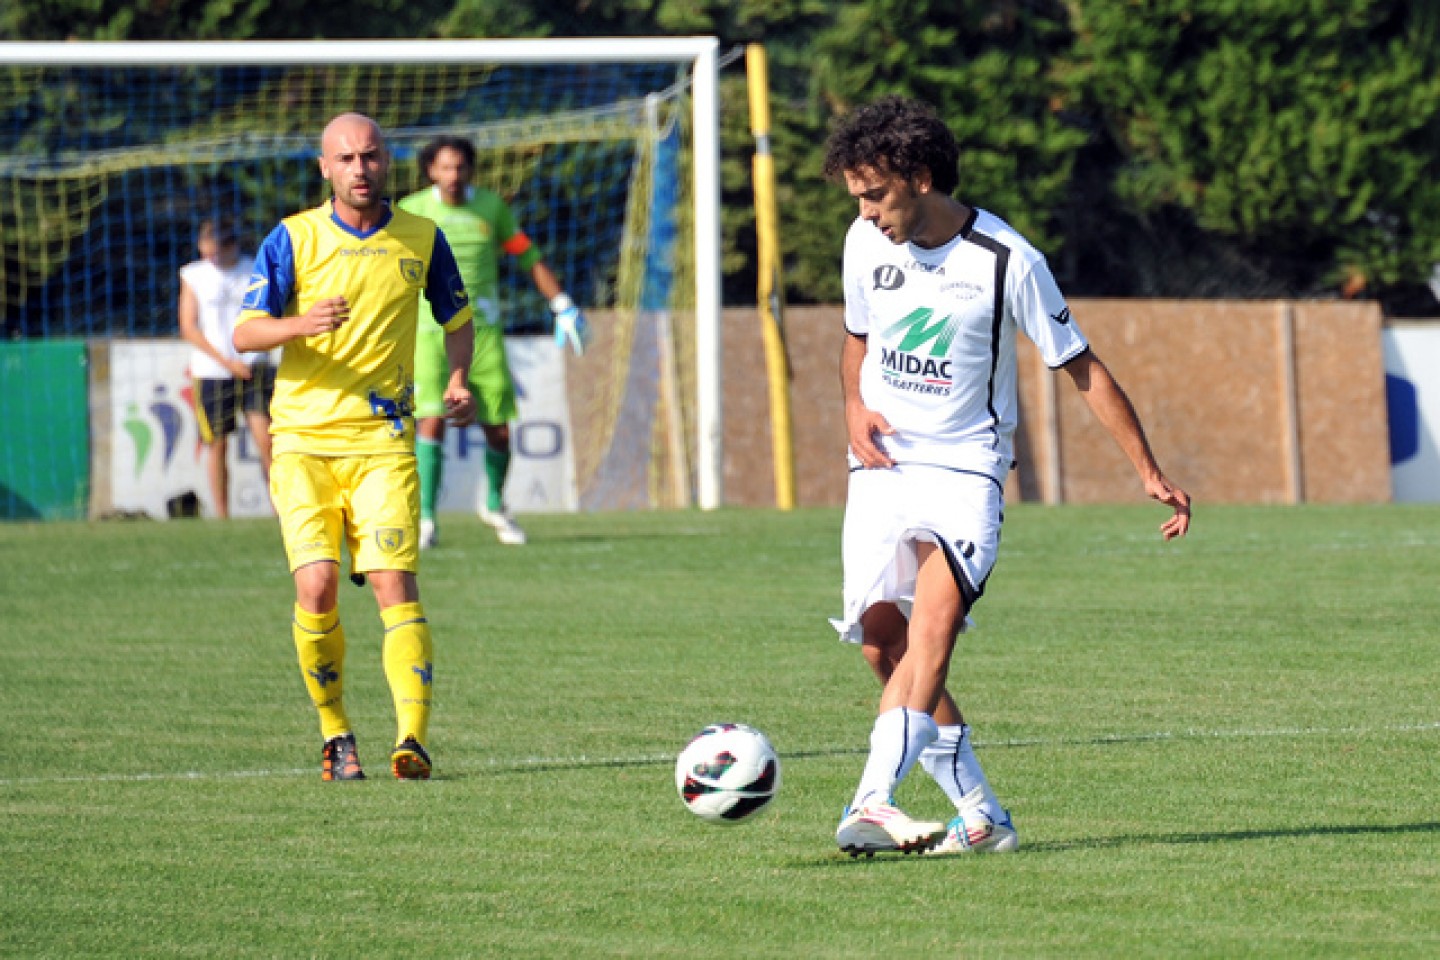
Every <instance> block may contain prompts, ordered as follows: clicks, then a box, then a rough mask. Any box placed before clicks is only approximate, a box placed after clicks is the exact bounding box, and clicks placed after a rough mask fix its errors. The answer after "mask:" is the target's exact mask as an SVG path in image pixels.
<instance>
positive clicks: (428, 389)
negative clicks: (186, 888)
mask: <svg viewBox="0 0 1440 960" xmlns="http://www.w3.org/2000/svg"><path fill="white" fill-rule="evenodd" d="M420 169H421V170H422V171H423V172H424V174H425V176H426V178H427V179H428V180H429V181H430V184H431V186H429V187H428V188H426V189H424V190H421V191H419V192H418V193H413V194H411V195H410V196H408V197H406V198H404V199H403V200H401V201H400V203H399V206H400V208H401V209H402V210H406V211H409V212H410V213H414V214H418V215H420V216H422V217H426V218H428V219H430V220H433V221H435V223H436V224H438V225H439V227H440V231H441V232H442V233H444V234H445V239H446V240H447V241H448V242H449V244H450V249H451V250H452V251H453V252H454V254H455V262H456V263H457V264H458V265H459V267H460V276H461V277H462V278H463V279H464V281H465V290H466V292H467V293H469V295H470V304H471V306H472V307H473V309H474V312H475V357H474V360H473V361H472V362H471V364H470V390H471V393H472V394H474V396H475V400H476V404H477V407H478V412H477V414H476V420H477V422H479V424H480V426H481V428H482V429H483V430H484V431H485V478H486V480H487V481H488V489H487V491H486V493H485V500H484V502H483V504H479V505H477V506H478V512H479V514H480V519H481V520H483V521H484V522H485V523H487V524H489V525H490V526H491V527H493V528H494V529H495V535H496V536H497V537H499V539H500V542H501V543H506V544H516V545H518V544H522V543H524V542H525V531H523V530H521V529H520V528H519V527H518V526H516V525H515V521H514V519H513V518H512V517H511V516H510V514H509V512H508V511H507V510H506V509H505V499H504V488H505V477H506V475H507V474H508V473H509V470H510V421H511V420H514V419H515V382H514V380H513V379H512V378H511V376H510V365H509V363H508V362H506V359H505V344H504V328H503V325H502V324H501V322H500V316H499V312H500V300H499V260H500V253H501V252H502V251H503V252H505V253H508V254H510V255H511V256H513V257H516V258H517V261H518V263H519V265H520V267H521V268H522V269H525V270H527V271H529V273H530V278H531V280H533V281H534V283H535V289H536V290H538V291H540V295H541V296H543V297H544V298H545V299H546V300H547V301H549V303H550V310H551V312H553V313H554V314H555V340H556V342H557V343H559V344H561V345H562V346H563V345H564V344H565V343H566V342H567V341H568V342H569V343H570V346H571V347H572V348H573V349H574V351H575V353H576V355H577V356H578V355H579V354H581V353H584V351H585V345H586V343H587V342H588V340H589V329H588V327H587V325H586V323H585V317H584V315H583V314H582V313H581V312H580V309H579V307H577V306H575V303H574V302H573V301H572V300H571V299H570V297H569V296H568V295H567V294H566V293H565V290H564V288H563V287H561V285H560V281H559V280H558V279H557V278H556V276H555V274H554V272H552V271H551V270H550V268H549V267H548V266H546V265H545V261H544V259H543V258H542V256H541V254H540V250H539V249H538V248H537V247H535V246H534V244H532V243H531V242H530V238H529V237H527V236H525V234H524V232H523V231H522V230H520V228H519V227H518V226H516V224H515V217H514V215H513V214H512V213H511V212H510V208H509V206H507V205H506V203H505V201H504V200H502V199H501V198H500V197H499V195H497V194H495V193H492V192H491V191H489V190H483V189H477V188H475V187H472V186H471V185H470V178H471V177H472V176H474V173H475V146H474V145H473V144H472V143H470V141H468V140H464V139H461V138H460V137H448V136H447V137H439V138H437V139H436V140H434V141H432V142H431V143H430V144H429V145H428V146H426V147H425V149H423V150H421V151H420ZM420 310H421V314H422V316H421V318H420V337H419V339H418V341H417V342H416V348H415V418H416V421H417V429H416V441H415V455H416V461H417V465H418V467H419V472H420V546H421V548H422V549H428V548H430V547H433V546H435V545H436V544H437V543H438V538H439V532H438V530H437V528H436V525H435V505H436V501H437V500H438V499H439V493H440V476H441V471H442V467H443V464H444V453H443V451H444V447H443V443H444V439H445V405H444V400H443V395H444V391H445V383H446V377H447V376H448V372H447V371H448V369H449V368H448V366H447V361H446V358H445V341H444V331H442V330H441V329H440V325H439V324H436V323H426V322H425V321H426V320H427V319H428V318H427V317H426V316H425V315H424V314H425V312H426V311H428V310H429V306H428V304H426V303H425V302H424V301H422V302H421V304H420ZM431 328H434V329H433V331H432V329H431Z"/></svg>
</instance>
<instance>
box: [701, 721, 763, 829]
mask: <svg viewBox="0 0 1440 960" xmlns="http://www.w3.org/2000/svg"><path fill="white" fill-rule="evenodd" d="M675 789H677V790H679V791H680V799H682V800H684V801H685V806H686V807H688V808H689V809H690V812H691V813H693V814H695V816H697V817H699V818H700V819H701V820H706V821H708V822H710V823H727V824H728V823H739V822H740V821H741V820H744V819H745V818H746V817H748V816H750V815H751V814H753V813H755V812H756V811H757V810H760V809H762V808H763V807H764V806H765V805H766V804H768V803H769V802H770V801H771V800H772V799H774V797H775V793H776V791H778V790H779V789H780V757H779V756H777V755H776V753H775V748H774V747H772V746H770V741H769V740H767V739H766V738H765V734H763V733H761V732H760V731H759V730H756V729H755V728H754V727H751V726H747V725H746V724H743V723H712V724H710V726H708V727H706V728H705V729H704V730H701V731H700V732H699V733H697V734H696V735H695V737H694V739H692V740H691V741H690V742H689V743H688V744H686V746H685V749H684V750H681V751H680V757H679V759H678V760H676V762H675Z"/></svg>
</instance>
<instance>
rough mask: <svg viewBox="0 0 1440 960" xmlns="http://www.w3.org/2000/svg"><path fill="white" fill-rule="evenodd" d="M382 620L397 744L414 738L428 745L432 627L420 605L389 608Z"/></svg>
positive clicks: (383, 612) (381, 614)
mask: <svg viewBox="0 0 1440 960" xmlns="http://www.w3.org/2000/svg"><path fill="white" fill-rule="evenodd" d="M380 621H381V622H382V623H384V624H385V647H384V657H385V679H386V680H387V681H389V683H390V694H391V696H393V697H394V698H395V721H396V723H397V725H398V727H399V735H398V736H397V737H396V738H395V742H396V744H397V745H398V744H399V743H400V742H401V741H402V740H404V739H405V738H406V737H414V738H415V739H416V740H417V741H419V742H420V744H421V746H424V744H425V738H426V736H427V735H428V733H429V728H430V680H431V663H430V659H431V656H432V653H431V646H430V624H429V623H427V622H426V620H425V611H424V610H422V609H421V608H420V604H418V603H397V604H396V605H395V606H393V607H387V608H386V609H384V610H381V611H380Z"/></svg>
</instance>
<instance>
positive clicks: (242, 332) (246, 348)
mask: <svg viewBox="0 0 1440 960" xmlns="http://www.w3.org/2000/svg"><path fill="white" fill-rule="evenodd" d="M349 319H350V304H349V303H348V302H346V300H345V298H344V297H329V298H327V299H325V300H320V301H318V302H316V303H315V304H313V305H312V306H311V307H310V309H309V310H306V311H305V312H304V313H302V314H299V315H298V316H293V317H251V318H250V319H248V320H246V321H245V322H244V323H241V324H239V325H237V326H236V327H235V334H234V336H233V337H232V338H231V339H232V340H233V342H234V344H235V349H236V350H239V351H240V352H241V353H248V352H250V351H252V350H273V349H274V348H275V347H280V346H284V345H285V344H286V343H289V342H290V341H291V340H294V339H295V338H296V337H314V336H319V335H321V334H326V333H334V332H335V331H336V330H339V329H340V328H341V327H342V326H344V324H345V322H346V321H347V320H349Z"/></svg>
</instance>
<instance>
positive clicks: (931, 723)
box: [850, 707, 983, 810]
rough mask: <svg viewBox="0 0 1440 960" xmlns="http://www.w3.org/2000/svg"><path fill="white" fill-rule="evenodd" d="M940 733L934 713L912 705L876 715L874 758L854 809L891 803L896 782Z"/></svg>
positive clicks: (867, 766)
mask: <svg viewBox="0 0 1440 960" xmlns="http://www.w3.org/2000/svg"><path fill="white" fill-rule="evenodd" d="M957 729H958V728H957ZM939 732H940V728H939V727H937V726H935V720H934V718H933V717H931V716H930V714H928V713H921V712H920V711H919V710H911V709H910V708H909V707H895V708H894V709H891V710H886V711H885V712H884V713H882V714H880V716H878V717H876V718H875V726H874V728H873V729H872V730H871V731H870V758H869V759H868V760H866V761H865V772H864V773H862V774H861V775H860V787H859V789H857V790H856V791H855V800H854V802H853V803H851V804H850V806H851V809H855V810H858V809H860V808H861V807H863V806H865V804H866V803H889V802H890V798H891V797H892V796H893V795H894V793H895V787H896V785H897V784H899V783H900V781H901V780H904V779H905V774H907V773H909V772H910V768H911V767H913V766H915V763H916V761H918V760H919V759H920V756H921V754H922V753H923V752H925V748H926V747H927V746H929V744H930V743H931V741H933V740H934V739H935V738H936V737H937V736H938V735H939ZM971 756H972V757H973V756H974V755H973V754H972V755H971ZM977 769H978V767H977ZM982 776H983V775H982Z"/></svg>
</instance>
